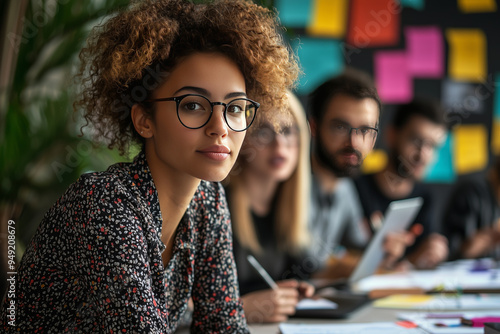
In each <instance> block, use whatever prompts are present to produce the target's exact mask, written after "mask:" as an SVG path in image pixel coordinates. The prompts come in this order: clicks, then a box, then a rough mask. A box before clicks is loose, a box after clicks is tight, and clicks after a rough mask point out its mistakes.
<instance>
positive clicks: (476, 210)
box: [443, 157, 500, 260]
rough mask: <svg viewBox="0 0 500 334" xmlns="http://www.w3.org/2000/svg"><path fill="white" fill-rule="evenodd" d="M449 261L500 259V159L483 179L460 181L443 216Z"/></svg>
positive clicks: (477, 177) (472, 178)
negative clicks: (448, 248) (460, 259)
mask: <svg viewBox="0 0 500 334" xmlns="http://www.w3.org/2000/svg"><path fill="white" fill-rule="evenodd" d="M443 234H444V235H445V236H446V237H447V238H448V240H449V242H450V260H455V259H459V258H479V257H487V256H491V257H496V258H498V256H500V157H497V158H496V160H495V163H494V164H493V165H492V166H491V167H490V168H489V169H488V171H487V173H486V175H484V176H480V177H479V176H472V177H470V178H467V179H465V180H463V181H461V182H460V183H459V184H458V185H457V186H456V187H455V188H454V189H453V191H452V195H451V198H450V200H449V203H448V205H447V207H446V210H445V214H444V217H443Z"/></svg>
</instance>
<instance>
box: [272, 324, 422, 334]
mask: <svg viewBox="0 0 500 334" xmlns="http://www.w3.org/2000/svg"><path fill="white" fill-rule="evenodd" d="M403 332H404V333H408V334H415V333H422V331H420V329H418V328H412V329H404V328H403V327H400V326H398V325H396V324H394V323H392V322H372V323H365V324H321V325H320V324H289V323H282V324H280V333H281V334H360V333H370V334H401V333H403Z"/></svg>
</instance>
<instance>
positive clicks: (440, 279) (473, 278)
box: [355, 260, 500, 292]
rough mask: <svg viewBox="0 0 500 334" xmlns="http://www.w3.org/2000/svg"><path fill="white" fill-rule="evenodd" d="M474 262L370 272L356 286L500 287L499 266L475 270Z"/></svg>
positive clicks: (367, 289) (357, 288)
mask: <svg viewBox="0 0 500 334" xmlns="http://www.w3.org/2000/svg"><path fill="white" fill-rule="evenodd" d="M483 262H484V261H483ZM476 264H477V261H475V260H460V261H453V262H446V263H443V264H441V265H440V266H439V267H438V268H437V269H436V270H414V271H408V272H400V273H392V274H384V275H373V276H370V277H366V278H363V279H362V280H360V281H359V282H358V283H357V284H356V285H355V288H356V290H357V291H361V292H369V291H372V290H375V289H409V288H421V289H423V290H426V291H430V290H433V289H436V288H438V287H441V288H443V289H446V290H449V291H453V290H455V289H456V288H457V287H460V288H462V289H464V290H466V289H487V288H489V289H500V269H489V270H485V271H475V270H473V268H474V266H475V265H476Z"/></svg>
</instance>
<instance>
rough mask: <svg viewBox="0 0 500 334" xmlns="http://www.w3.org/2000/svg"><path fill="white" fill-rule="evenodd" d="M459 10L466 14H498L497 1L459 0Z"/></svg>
mask: <svg viewBox="0 0 500 334" xmlns="http://www.w3.org/2000/svg"><path fill="white" fill-rule="evenodd" d="M458 8H460V10H461V11H462V12H464V13H481V12H496V10H497V3H496V1H495V0H458Z"/></svg>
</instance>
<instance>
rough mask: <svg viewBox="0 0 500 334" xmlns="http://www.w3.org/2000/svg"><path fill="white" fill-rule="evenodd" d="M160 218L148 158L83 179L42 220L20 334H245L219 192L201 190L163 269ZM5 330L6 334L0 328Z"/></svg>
mask: <svg viewBox="0 0 500 334" xmlns="http://www.w3.org/2000/svg"><path fill="white" fill-rule="evenodd" d="M161 226H162V217H161V212H160V205H159V202H158V194H157V192H156V189H155V186H154V183H153V179H152V177H151V173H150V171H149V168H148V166H147V162H146V158H145V154H144V152H141V153H140V154H139V155H138V156H137V157H136V158H135V160H134V162H133V163H121V164H116V165H113V166H111V167H110V168H109V169H108V170H107V171H106V172H100V173H92V174H85V175H83V176H82V177H80V179H79V180H78V181H77V182H75V183H74V184H73V185H72V186H71V187H70V188H69V189H68V190H67V191H66V193H65V194H64V195H63V196H62V197H61V198H60V199H59V200H58V201H57V202H56V203H55V205H54V206H53V207H52V208H51V209H50V210H49V211H48V212H47V214H46V215H45V217H44V219H43V221H42V222H41V224H40V226H39V228H38V230H37V233H36V234H35V236H34V238H33V240H32V241H31V243H30V245H29V247H28V248H27V250H26V252H25V254H24V257H23V259H22V261H21V263H20V267H19V268H18V271H17V289H16V300H15V303H16V305H17V309H16V319H15V327H16V329H17V330H18V331H20V332H22V333H155V334H156V333H172V332H173V331H175V329H176V327H177V325H178V323H179V321H180V320H181V317H182V315H183V313H184V312H185V311H186V308H187V304H188V299H189V298H190V297H192V298H193V302H194V312H193V320H192V324H191V332H194V333H248V329H247V325H246V321H245V318H244V314H243V309H242V306H241V300H240V299H239V292H238V285H237V279H236V270H235V264H234V258H233V255H232V232H231V224H230V218H229V213H228V209H227V204H226V200H225V195H224V192H223V189H222V187H221V186H220V185H219V184H217V183H210V182H206V181H202V182H201V183H200V186H199V187H198V190H197V191H196V194H195V196H194V197H193V199H192V201H191V203H190V205H189V207H188V209H187V211H186V213H185V215H184V217H183V219H182V221H181V222H180V224H179V226H178V228H177V232H176V237H175V245H174V250H173V255H172V258H171V260H170V262H169V263H168V265H167V266H166V267H164V265H163V262H162V256H161V254H162V252H163V250H164V249H165V245H164V244H163V243H162V241H161V240H160V232H161ZM7 305H10V300H8V299H6V300H5V302H4V306H3V308H2V317H1V319H2V322H1V323H2V325H3V326H5V327H4V328H7V329H10V330H12V329H13V328H12V327H11V326H10V325H9V324H8V321H9V319H8V318H6V315H7V314H8V312H7Z"/></svg>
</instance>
